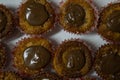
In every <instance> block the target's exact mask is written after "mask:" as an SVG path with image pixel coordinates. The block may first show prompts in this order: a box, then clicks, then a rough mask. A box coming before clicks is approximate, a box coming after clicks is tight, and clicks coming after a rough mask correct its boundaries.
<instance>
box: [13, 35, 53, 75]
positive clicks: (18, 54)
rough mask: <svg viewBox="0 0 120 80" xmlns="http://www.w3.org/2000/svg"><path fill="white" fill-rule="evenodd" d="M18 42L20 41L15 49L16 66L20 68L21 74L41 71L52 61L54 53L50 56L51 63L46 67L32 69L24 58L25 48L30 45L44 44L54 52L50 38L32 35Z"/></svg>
mask: <svg viewBox="0 0 120 80" xmlns="http://www.w3.org/2000/svg"><path fill="white" fill-rule="evenodd" d="M18 43H19V44H18V46H17V47H16V48H15V50H14V66H15V67H16V68H17V69H18V71H19V72H20V73H21V74H26V75H33V74H35V73H38V72H40V71H41V70H42V69H44V68H45V67H46V66H47V65H48V64H49V63H50V62H51V57H52V54H50V55H51V57H50V61H49V63H48V64H46V65H45V66H44V67H42V68H40V69H30V68H28V67H27V66H26V65H25V63H24V58H23V54H24V51H25V49H26V48H28V47H30V46H43V47H44V48H46V49H47V50H48V51H50V53H53V52H52V45H51V43H50V42H49V41H48V40H46V39H44V38H41V37H32V38H26V39H23V40H22V41H20V42H18Z"/></svg>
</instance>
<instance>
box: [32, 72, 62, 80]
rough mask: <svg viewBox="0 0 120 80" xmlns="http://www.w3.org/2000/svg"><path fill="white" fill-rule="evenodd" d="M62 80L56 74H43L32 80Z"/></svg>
mask: <svg viewBox="0 0 120 80" xmlns="http://www.w3.org/2000/svg"><path fill="white" fill-rule="evenodd" d="M44 79H45V80H61V79H60V78H59V77H58V76H57V75H56V74H53V73H49V72H43V73H40V74H38V75H36V76H34V77H33V79H32V80H44Z"/></svg>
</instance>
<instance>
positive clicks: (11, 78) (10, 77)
mask: <svg viewBox="0 0 120 80" xmlns="http://www.w3.org/2000/svg"><path fill="white" fill-rule="evenodd" d="M0 80H23V79H22V78H21V77H20V76H18V74H17V73H15V72H0Z"/></svg>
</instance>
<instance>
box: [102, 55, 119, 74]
mask: <svg viewBox="0 0 120 80" xmlns="http://www.w3.org/2000/svg"><path fill="white" fill-rule="evenodd" d="M101 70H102V72H103V73H105V74H116V73H119V72H120V56H119V55H117V54H109V55H107V56H104V57H103V58H102V65H101Z"/></svg>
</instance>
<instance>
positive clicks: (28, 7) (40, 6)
mask: <svg viewBox="0 0 120 80" xmlns="http://www.w3.org/2000/svg"><path fill="white" fill-rule="evenodd" d="M18 16H19V27H20V29H21V30H22V31H23V32H25V33H27V34H42V33H44V32H47V31H48V30H49V29H50V28H51V27H53V26H54V22H55V14H54V10H53V8H52V7H51V5H50V4H49V3H48V2H47V1H46V0H26V2H24V3H23V4H22V5H21V6H20V8H19V13H18Z"/></svg>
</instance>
